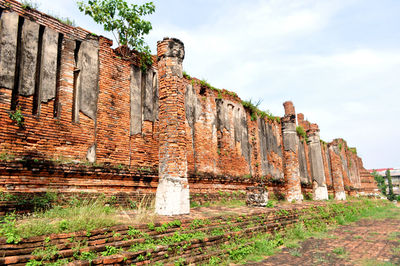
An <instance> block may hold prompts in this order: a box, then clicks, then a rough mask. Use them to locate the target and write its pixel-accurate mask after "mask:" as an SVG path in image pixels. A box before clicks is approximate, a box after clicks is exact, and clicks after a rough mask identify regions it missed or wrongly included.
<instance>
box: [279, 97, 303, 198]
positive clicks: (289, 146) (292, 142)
mask: <svg viewBox="0 0 400 266" xmlns="http://www.w3.org/2000/svg"><path fill="white" fill-rule="evenodd" d="M283 106H284V107H285V116H284V117H283V119H282V136H283V159H284V175H285V183H286V200H287V201H293V200H295V201H302V200H303V194H302V193H301V183H300V167H299V157H298V154H297V152H298V146H299V138H298V136H297V132H296V112H295V110H294V106H293V103H292V102H285V103H283Z"/></svg>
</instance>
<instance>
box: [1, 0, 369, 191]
mask: <svg viewBox="0 0 400 266" xmlns="http://www.w3.org/2000/svg"><path fill="white" fill-rule="evenodd" d="M5 3H10V6H11V9H12V11H15V12H18V13H19V14H20V15H21V16H23V17H24V18H25V19H32V20H34V21H36V22H38V23H40V24H41V25H44V26H46V27H50V28H52V29H54V30H56V31H57V32H60V33H62V34H64V38H63V43H62V50H61V69H60V77H59V80H57V91H58V94H57V95H58V97H57V98H56V100H51V101H49V102H48V103H43V104H42V105H41V111H40V114H39V115H33V114H32V111H33V101H34V99H33V98H34V97H33V96H32V97H23V96H19V98H18V99H19V103H18V104H19V106H20V107H21V111H22V113H23V115H24V119H25V121H24V127H23V128H20V127H18V126H17V125H16V124H15V122H13V121H12V120H11V119H10V118H9V113H10V109H11V97H12V91H11V90H10V89H7V88H0V153H2V154H11V155H14V156H15V158H14V159H13V160H11V161H15V160H17V161H18V160H19V159H24V160H23V161H25V162H27V161H29V160H30V162H32V161H33V160H35V159H37V160H39V161H45V162H49V161H54V160H56V159H58V161H59V162H61V163H62V162H65V161H71V160H74V161H76V162H86V153H87V151H88V149H89V147H91V146H92V145H93V144H94V143H95V144H96V156H97V162H96V163H97V164H98V165H101V164H106V165H107V164H110V165H114V166H121V167H122V166H126V167H129V168H130V170H129V171H128V172H129V173H128V174H126V175H125V176H124V177H123V179H121V175H120V174H117V175H115V174H114V173H110V172H108V171H107V170H105V169H102V170H98V171H99V172H101V173H102V174H103V175H102V177H101V179H96V178H94V179H96V180H97V181H96V182H94V179H93V178H92V177H93V175H92V174H91V173H92V172H91V171H90V170H88V172H87V173H84V174H82V176H80V177H79V176H78V175H76V174H75V173H74V174H72V175H69V176H68V179H58V178H61V176H62V175H61V174H60V173H58V172H57V174H56V175H54V176H51V174H49V173H48V171H47V169H40V170H39V172H37V173H35V174H34V173H33V172H32V171H31V170H29V171H26V168H24V167H21V168H20V169H15V168H13V167H11V168H12V169H14V170H13V172H12V174H7V169H8V167H7V166H3V167H4V168H3V169H4V170H1V169H0V171H2V172H1V173H2V174H1V178H2V180H3V181H4V183H3V185H2V186H1V187H2V188H3V190H5V191H10V192H12V191H13V189H12V188H13V187H14V188H16V187H18V189H17V190H18V191H25V192H29V191H36V190H37V189H38V188H40V190H43V189H45V188H46V186H47V187H48V188H50V187H57V188H59V189H61V190H63V191H68V190H76V189H77V190H85V187H86V188H87V189H88V190H97V189H99V190H100V191H105V192H107V191H108V192H110V191H111V193H114V192H117V191H123V192H126V191H132V190H136V189H138V188H139V187H145V186H142V185H134V182H135V181H133V180H130V181H129V182H126V183H124V181H123V180H127V179H129V178H130V176H131V174H130V173H131V172H136V171H137V170H140V169H151V170H152V169H158V167H159V158H160V157H159V155H160V154H159V151H160V153H161V154H162V156H163V158H165V156H164V155H165V154H164V152H166V151H165V150H164V149H162V148H161V149H160V146H161V147H162V146H163V145H164V144H165V143H169V145H171V146H176V149H174V152H173V153H169V154H168V158H170V159H169V161H168V162H166V165H167V167H173V168H176V169H177V171H176V173H179V174H178V175H179V176H186V175H189V176H190V177H194V178H197V177H199V178H200V179H201V180H203V179H202V177H203V176H207V177H208V178H214V179H215V180H216V181H215V182H217V183H218V182H220V181H221V180H226V179H227V180H229V178H230V179H231V180H235V179H234V178H239V179H238V180H240V182H239V181H238V182H232V184H230V187H229V190H230V189H232V190H233V189H241V188H243V187H244V186H246V184H250V183H257V182H258V180H260V178H264V179H265V180H267V183H268V182H269V181H271V180H274V179H276V178H274V177H273V176H269V175H267V176H264V175H263V172H262V169H261V155H260V153H261V149H266V147H261V146H260V136H259V123H260V121H261V119H264V120H265V123H266V124H268V125H270V126H271V127H272V131H273V134H274V136H275V137H276V139H277V142H278V144H277V145H278V146H279V147H280V148H281V149H282V151H283V144H282V143H283V139H282V123H281V122H277V121H271V120H269V119H268V118H258V119H255V120H254V121H252V119H251V115H250V112H249V111H248V110H246V112H247V113H246V117H247V119H246V121H247V122H246V125H242V126H243V127H247V132H248V142H249V146H250V157H249V160H248V161H247V160H246V158H245V156H243V151H242V146H241V143H240V142H238V141H236V140H235V132H234V130H232V128H234V125H233V121H234V112H233V111H232V110H233V107H232V108H231V107H230V108H231V109H229V108H228V111H227V113H226V114H225V115H226V117H227V121H228V122H229V125H230V128H231V130H226V129H224V130H217V129H216V125H215V123H216V122H215V121H216V116H217V106H216V102H217V101H218V100H224V101H226V102H228V103H230V104H231V105H232V106H241V100H240V98H238V97H237V96H236V95H235V94H234V93H231V92H228V91H226V90H221V91H217V90H214V89H211V88H208V87H206V86H204V85H201V84H199V82H198V80H197V79H186V78H180V77H176V76H174V77H169V76H168V75H167V76H165V74H166V73H165V71H166V69H168V67H166V66H168V65H170V64H171V63H173V62H170V60H173V59H172V58H171V57H168V58H166V59H165V60H164V63H163V64H165V65H161V66H160V65H157V63H156V60H154V61H155V62H154V64H153V66H152V68H153V70H154V71H158V72H159V73H158V75H159V84H158V85H159V100H160V111H159V119H158V120H155V121H154V122H153V121H146V120H145V121H143V123H142V132H141V133H139V134H136V135H132V136H131V135H130V105H131V102H130V70H131V67H132V65H136V66H137V65H138V62H137V61H138V60H137V57H136V56H135V55H133V56H132V58H131V59H129V60H125V59H121V57H120V54H119V53H118V50H113V49H112V48H111V45H112V41H110V40H108V39H106V38H104V37H98V40H99V95H98V102H97V119H95V120H93V119H91V118H89V117H87V116H86V115H84V114H83V113H80V114H79V123H74V122H73V121H72V117H73V90H74V69H75V58H74V52H75V46H76V41H77V40H79V41H82V40H84V39H85V38H86V36H87V35H88V34H89V32H88V31H86V30H84V29H81V28H77V27H71V26H68V25H65V24H63V23H60V22H59V21H58V20H56V19H54V18H51V17H49V16H47V15H46V14H43V13H41V12H37V11H35V10H28V9H23V8H22V7H21V5H20V4H19V3H18V2H16V1H14V0H7V1H6V0H0V7H2V8H6V5H5ZM8 11H10V10H9V9H5V11H4V12H8ZM92 38H93V37H92ZM160 49H161V50H160V51H159V55H158V56H160V55H162V47H161V48H160ZM154 59H156V57H154ZM189 84H191V85H193V86H194V90H195V93H196V98H197V100H198V101H199V103H200V104H199V106H200V107H201V108H200V110H199V117H198V119H197V120H196V121H195V122H194V126H193V128H194V131H193V132H192V131H191V128H190V127H189V125H188V121H187V118H185V117H186V115H185V96H184V95H185V92H186V91H185V90H186V89H185V88H186V87H187V86H188V85H189ZM174 88H177V89H176V90H175V89H174ZM55 101H56V103H55ZM284 109H285V114H286V116H287V117H291V119H292V118H293V119H295V110H294V106H293V103H291V102H286V103H285V104H284ZM55 113H56V114H57V115H56V117H55ZM292 116H293V117H292ZM297 118H298V124H299V125H302V126H303V127H304V129H305V130H309V129H311V130H313V127H316V124H310V123H309V122H308V121H304V115H303V114H299V115H298V117H297ZM293 121H294V120H293ZM294 122H295V121H294ZM341 143H343V144H342V145H343V147H342V150H341V153H340V154H341V156H342V158H344V159H345V160H344V161H345V164H347V165H344V163H343V162H342V160H341V158H340V156H339V155H338V154H333V153H332V152H330V151H329V152H328V151H327V149H326V148H325V147H322V152H323V153H324V154H329V156H331V161H332V163H331V171H330V169H329V164H328V162H327V160H326V158H325V157H326V156H323V158H324V170H325V174H326V179H327V184H328V186H329V185H333V186H334V187H335V188H336V189H345V188H346V189H347V190H348V193H349V192H350V190H352V191H356V190H354V189H357V191H359V192H364V193H374V192H375V191H376V184H375V183H374V181H373V178H372V177H371V175H370V174H368V173H367V172H366V171H365V169H364V168H363V166H362V161H361V159H360V158H359V157H357V156H356V155H355V154H352V153H351V152H349V150H348V149H347V144H346V143H345V142H344V141H343V140H341ZM336 145H338V144H336ZM322 146H323V145H322ZM305 154H306V159H307V160H306V161H307V170H308V171H309V176H311V173H310V168H311V167H310V163H311V162H310V160H309V158H308V157H309V156H308V145H307V144H306V143H305ZM267 159H268V162H269V163H270V164H271V165H273V167H274V168H275V169H277V171H278V172H280V173H284V174H285V176H286V183H285V184H280V185H279V186H286V187H287V189H289V188H290V187H293V186H295V187H297V188H299V187H300V185H299V182H300V181H299V180H297V179H296V180H294V179H293V180H292V178H291V176H292V175H293V173H292V172H293V169H292V168H291V167H292V166H294V167H298V164H299V162H298V158H297V154H295V153H293V152H283V156H282V157H281V156H279V155H278V154H276V153H275V152H268V154H267ZM4 164H7V163H6V162H4ZM287 166H290V167H287ZM0 168H1V167H0ZM100 168H101V167H100ZM346 168H347V169H352V170H351V171H352V172H351V173H350V175H349V171H350V170H349V171H347V170H346ZM57 171H58V170H57ZM82 171H85V170H82ZM330 172H332V178H330ZM156 175H157V174H156V173H154V176H156ZM224 178H225V179H224ZM246 178H247V179H250V180H248V181H246ZM200 179H199V180H200ZM66 180H68V182H65V181H66ZM99 180H101V181H99ZM193 180H195V179H193ZM268 180H269V181H268ZM331 180H332V181H331ZM335 180H336V181H335ZM19 182H20V184H19V185H18V183H19ZM63 182H64V183H63ZM130 182H133V183H130ZM153 182H156V181H153ZM221 182H222V181H221ZM291 182H292V183H291ZM335 182H336V183H335ZM343 182H344V184H343V185H338V184H340V183H343ZM61 183H63V184H61ZM289 183H290V184H292V185H289ZM6 184H8V185H6ZM204 184H205V183H204ZM16 185H17V186H16ZM279 186H278V187H279ZM100 187H101V188H100ZM192 187H193V188H195V189H196V190H197V191H202V192H204V193H205V192H207V191H208V189H211V190H216V188H215V186H214V185H210V186H205V185H204V187H202V183H200V184H199V185H198V186H192ZM221 187H222V188H224V189H228V186H227V185H224V184H221ZM342 187H343V188H342ZM273 189H274V188H272V190H273ZM270 190H271V189H270ZM149 191H153V192H154V189H153V188H152V189H150V190H149Z"/></svg>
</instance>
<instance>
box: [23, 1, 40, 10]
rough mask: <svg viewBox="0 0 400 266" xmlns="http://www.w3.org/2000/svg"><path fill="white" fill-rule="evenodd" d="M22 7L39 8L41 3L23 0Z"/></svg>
mask: <svg viewBox="0 0 400 266" xmlns="http://www.w3.org/2000/svg"><path fill="white" fill-rule="evenodd" d="M21 7H22V8H23V9H28V10H29V9H38V8H39V4H38V3H36V2H34V1H28V0H22V1H21Z"/></svg>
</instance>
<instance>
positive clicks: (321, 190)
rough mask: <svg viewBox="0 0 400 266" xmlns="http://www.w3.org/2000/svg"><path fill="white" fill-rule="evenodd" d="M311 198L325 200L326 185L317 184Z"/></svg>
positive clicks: (326, 195) (326, 196)
mask: <svg viewBox="0 0 400 266" xmlns="http://www.w3.org/2000/svg"><path fill="white" fill-rule="evenodd" d="M313 198H314V200H327V199H329V196H328V188H327V187H326V186H323V187H320V186H317V187H315V188H314V191H313Z"/></svg>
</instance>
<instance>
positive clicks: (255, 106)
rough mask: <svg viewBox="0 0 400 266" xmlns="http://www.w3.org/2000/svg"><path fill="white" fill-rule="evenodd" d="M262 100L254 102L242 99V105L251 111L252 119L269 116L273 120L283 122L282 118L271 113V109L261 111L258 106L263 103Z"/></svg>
mask: <svg viewBox="0 0 400 266" xmlns="http://www.w3.org/2000/svg"><path fill="white" fill-rule="evenodd" d="M261 102H262V101H261V100H258V101H257V102H255V103H253V102H252V100H251V99H250V100H248V101H242V105H243V107H244V108H245V109H247V110H248V111H249V112H250V117H251V121H255V120H257V117H259V118H261V119H264V118H268V119H269V120H271V121H277V122H278V123H280V122H281V119H280V118H279V117H278V116H274V115H272V114H271V112H270V111H268V110H267V111H261V110H260V109H259V108H258V106H259V105H260V104H261Z"/></svg>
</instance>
